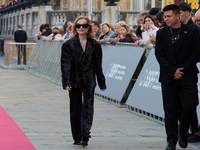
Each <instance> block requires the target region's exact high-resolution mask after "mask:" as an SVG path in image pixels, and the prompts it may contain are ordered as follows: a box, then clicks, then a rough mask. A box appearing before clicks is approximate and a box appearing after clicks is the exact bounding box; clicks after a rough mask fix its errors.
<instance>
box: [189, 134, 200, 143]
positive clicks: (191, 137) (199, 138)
mask: <svg viewBox="0 0 200 150" xmlns="http://www.w3.org/2000/svg"><path fill="white" fill-rule="evenodd" d="M195 142H200V136H199V134H195V133H192V134H188V143H195Z"/></svg>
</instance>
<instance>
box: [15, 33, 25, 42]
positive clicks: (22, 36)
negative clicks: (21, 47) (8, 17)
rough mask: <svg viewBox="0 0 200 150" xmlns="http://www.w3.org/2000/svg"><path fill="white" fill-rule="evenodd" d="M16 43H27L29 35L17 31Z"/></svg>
mask: <svg viewBox="0 0 200 150" xmlns="http://www.w3.org/2000/svg"><path fill="white" fill-rule="evenodd" d="M14 39H15V42H21V43H25V42H26V41H27V34H26V32H25V31H23V30H17V31H15V33H14Z"/></svg>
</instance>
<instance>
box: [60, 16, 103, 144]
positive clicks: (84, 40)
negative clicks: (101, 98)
mask: <svg viewBox="0 0 200 150" xmlns="http://www.w3.org/2000/svg"><path fill="white" fill-rule="evenodd" d="M61 71H62V84H63V89H65V90H69V97H70V121H71V131H72V136H73V139H74V145H83V146H87V145H88V141H89V138H90V129H91V127H92V120H93V105H94V89H95V86H96V76H97V81H98V85H99V87H100V89H101V90H102V91H104V90H105V89H106V84H105V77H104V75H103V73H102V49H101V44H99V43H98V42H97V41H96V40H94V32H93V28H92V26H91V22H90V20H89V19H88V18H87V17H84V16H81V17H79V18H77V19H76V21H75V22H74V24H73V28H72V38H71V39H70V40H68V41H67V42H65V43H64V44H63V45H62V55H61ZM95 75H96V76H95ZM82 94H83V102H82Z"/></svg>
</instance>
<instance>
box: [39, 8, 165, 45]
mask: <svg viewBox="0 0 200 150" xmlns="http://www.w3.org/2000/svg"><path fill="white" fill-rule="evenodd" d="M156 14H160V10H159V9H157V8H152V9H151V10H150V11H149V12H141V13H140V14H139V17H138V19H137V25H134V26H133V27H130V26H129V25H128V24H127V23H126V22H125V21H122V20H121V21H119V22H117V23H116V24H114V25H113V24H111V23H107V22H103V23H101V24H99V23H98V22H97V21H92V26H93V31H94V34H95V39H96V40H97V41H98V42H99V43H101V44H103V43H106V42H110V43H111V44H113V45H115V44H116V43H118V42H126V43H135V45H136V46H137V45H149V46H153V45H152V44H154V41H153V40H152V41H151V40H150V38H152V39H155V36H156V31H157V30H158V29H159V27H160V26H162V25H163V22H162V20H163V19H160V18H163V13H162V15H156ZM72 25H73V23H72V22H71V21H67V22H66V23H65V24H64V25H63V28H61V29H59V28H58V27H54V28H53V29H51V28H50V25H48V24H42V25H41V26H40V34H38V35H35V37H36V38H37V39H42V40H49V41H64V42H66V41H67V40H69V39H70V38H71V37H72V35H71V29H72Z"/></svg>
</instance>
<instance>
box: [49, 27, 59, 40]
mask: <svg viewBox="0 0 200 150" xmlns="http://www.w3.org/2000/svg"><path fill="white" fill-rule="evenodd" d="M58 33H59V28H58V27H54V28H53V30H52V35H50V36H49V40H50V41H52V40H55V39H56V36H57V35H58Z"/></svg>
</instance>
